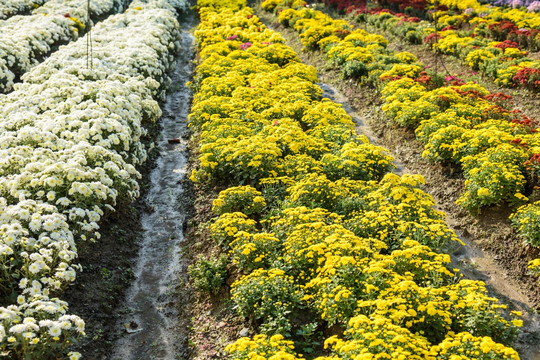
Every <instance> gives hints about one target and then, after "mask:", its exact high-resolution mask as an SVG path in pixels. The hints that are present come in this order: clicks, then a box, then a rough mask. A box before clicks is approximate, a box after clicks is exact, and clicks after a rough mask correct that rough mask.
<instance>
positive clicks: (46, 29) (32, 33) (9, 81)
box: [0, 0, 121, 92]
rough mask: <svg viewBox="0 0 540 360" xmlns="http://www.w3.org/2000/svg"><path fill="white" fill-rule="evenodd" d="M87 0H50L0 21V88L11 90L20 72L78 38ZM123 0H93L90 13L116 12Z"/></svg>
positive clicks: (24, 71) (95, 17) (82, 26)
mask: <svg viewBox="0 0 540 360" xmlns="http://www.w3.org/2000/svg"><path fill="white" fill-rule="evenodd" d="M85 3H86V2H83V1H80V0H49V1H48V2H46V3H45V4H44V5H43V6H40V7H38V8H37V9H35V10H34V11H33V12H32V15H27V16H24V15H20V16H14V17H11V18H9V19H7V20H4V21H0V92H7V91H10V90H11V89H12V87H13V85H14V82H15V81H16V77H17V76H21V75H23V74H24V73H26V72H27V71H28V70H30V69H31V68H32V66H35V65H36V64H38V63H39V61H41V60H42V58H43V57H44V56H46V55H47V54H49V53H50V52H51V51H53V50H54V49H55V48H56V47H59V46H60V45H62V44H67V43H68V42H70V41H71V40H74V39H77V37H78V34H79V31H80V30H82V29H84V25H83V22H84V21H85V19H86V5H85ZM120 6H121V1H120V0H91V2H90V17H91V19H94V20H97V19H100V18H101V17H103V16H104V15H107V14H111V13H113V12H117V11H118V10H119V8H120Z"/></svg>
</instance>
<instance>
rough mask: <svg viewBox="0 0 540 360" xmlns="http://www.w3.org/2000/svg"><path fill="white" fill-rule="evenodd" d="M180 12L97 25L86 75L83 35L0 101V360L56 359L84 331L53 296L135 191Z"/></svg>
mask: <svg viewBox="0 0 540 360" xmlns="http://www.w3.org/2000/svg"><path fill="white" fill-rule="evenodd" d="M49 3H51V6H57V5H60V3H59V4H57V5H54V4H53V1H50V2H49ZM49 3H48V4H49ZM177 5H180V7H179V8H178V9H175V8H173V7H172V6H171V5H169V3H167V2H166V1H163V0H149V1H136V2H133V3H132V4H131V6H130V7H129V9H128V10H127V11H126V12H125V13H124V14H119V15H114V16H111V17H109V18H108V19H107V20H105V21H103V22H101V23H100V24H99V25H98V26H96V28H95V29H94V30H93V39H94V45H93V46H94V59H93V62H94V69H93V70H90V69H87V68H86V65H85V64H86V39H85V38H82V39H80V40H78V41H76V42H73V43H71V44H70V45H68V46H66V47H63V48H62V49H60V50H59V51H57V52H55V53H53V54H52V55H51V56H50V57H49V58H48V59H47V60H46V61H45V62H44V63H43V64H42V65H40V66H37V67H34V68H33V69H32V70H31V71H29V72H27V73H26V74H25V76H24V79H23V81H22V82H21V83H19V84H17V87H16V89H15V91H13V92H11V93H9V94H7V95H2V96H0V114H1V115H0V119H1V121H0V129H1V130H0V133H1V135H0V137H1V140H0V143H1V146H0V154H1V155H0V207H1V209H2V211H1V217H0V224H1V225H0V233H1V234H2V235H1V243H0V249H1V252H0V254H1V258H0V259H1V260H0V261H1V263H2V272H1V274H2V275H1V277H2V278H1V286H0V296H1V299H2V305H5V306H3V307H0V352H1V353H2V356H8V357H9V358H10V359H50V358H51V359H52V358H54V359H56V358H58V357H59V356H62V355H66V352H67V351H66V349H67V348H68V346H69V345H70V342H72V341H73V339H74V338H76V337H78V336H81V335H83V334H84V328H85V324H84V321H83V319H81V318H79V317H77V316H75V315H70V314H69V312H68V304H67V303H66V302H64V301H62V300H60V299H59V296H60V297H61V295H62V291H63V290H64V289H65V288H66V286H67V285H68V284H70V283H71V282H73V281H74V280H75V277H76V274H77V271H78V270H80V267H79V266H78V265H77V244H78V243H80V242H83V241H95V240H96V239H99V237H100V234H99V232H98V230H99V225H98V222H99V220H100V218H101V217H102V216H103V215H104V213H106V212H110V211H114V207H115V206H117V205H120V204H125V203H127V202H128V201H129V200H131V199H133V198H135V197H137V196H138V193H139V186H138V184H137V178H138V177H139V173H138V171H137V170H136V169H135V166H136V165H138V164H140V163H141V162H144V161H145V159H146V150H145V148H144V146H143V145H142V143H141V136H143V135H144V133H145V129H144V124H145V122H153V121H156V119H158V118H159V116H160V115H161V111H160V108H159V106H158V103H157V101H156V100H157V99H159V98H160V96H161V92H162V88H163V87H165V86H167V83H166V76H165V73H166V72H167V70H168V69H169V68H170V67H171V66H172V65H173V63H174V59H175V54H176V52H177V51H178V50H179V48H178V42H177V41H178V36H179V30H178V29H179V25H178V22H177V20H176V11H177V10H183V9H185V7H186V4H185V3H182V2H177ZM68 355H69V357H70V358H71V359H77V358H79V356H80V355H79V354H78V353H69V354H68Z"/></svg>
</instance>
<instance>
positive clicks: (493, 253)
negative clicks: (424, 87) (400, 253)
mask: <svg viewBox="0 0 540 360" xmlns="http://www.w3.org/2000/svg"><path fill="white" fill-rule="evenodd" d="M256 13H257V15H258V16H259V17H260V18H261V20H262V21H263V22H265V23H266V24H267V25H269V26H270V27H271V28H272V29H274V30H276V31H279V32H280V33H281V34H282V35H283V36H284V37H285V39H286V40H287V44H288V45H289V46H291V47H292V48H293V49H294V50H295V51H297V52H298V53H299V55H300V58H301V60H302V61H303V62H304V63H306V64H309V65H312V66H314V67H316V68H317V70H318V72H319V78H320V80H321V82H322V83H325V84H330V85H331V86H333V87H334V88H335V89H337V91H339V92H340V93H341V94H343V95H344V98H345V99H346V100H348V104H349V105H350V106H351V107H352V109H353V111H354V112H356V113H357V114H358V115H359V116H360V117H361V118H362V119H363V121H364V122H365V123H367V125H368V127H369V128H370V132H371V133H372V134H374V135H375V136H374V137H372V136H369V137H370V138H371V140H372V142H373V143H375V144H377V145H380V146H383V147H385V148H387V149H388V150H389V152H390V153H391V154H392V155H393V156H394V157H395V158H396V159H397V160H398V162H399V163H402V164H403V165H402V166H403V169H402V171H405V172H409V173H417V174H421V175H423V176H424V177H425V179H426V185H425V188H424V190H425V191H426V192H428V193H429V194H430V195H431V196H433V198H434V199H435V201H436V202H437V204H438V206H439V209H440V210H442V211H444V212H445V213H446V214H447V222H448V224H449V226H450V227H451V228H452V229H453V230H454V231H456V233H457V234H458V236H460V238H461V239H462V240H463V241H464V242H465V243H466V246H465V247H460V248H459V249H456V251H455V252H454V254H453V257H454V262H455V264H456V265H460V268H461V269H462V272H463V273H464V274H465V276H467V277H469V278H473V279H479V280H482V281H484V282H486V284H487V287H488V290H489V291H490V293H492V295H494V296H497V297H498V298H500V299H501V300H502V301H503V302H505V303H508V304H509V308H513V309H517V310H521V311H522V312H523V313H524V326H523V331H522V335H521V337H520V339H519V340H518V343H517V344H516V348H517V349H518V351H520V354H521V356H522V358H523V359H531V360H532V359H535V360H537V359H540V337H539V330H540V325H539V321H538V317H537V315H535V314H534V313H537V312H538V311H539V310H540V286H539V283H538V281H539V279H538V278H537V277H534V276H531V275H529V270H528V269H527V263H528V261H529V260H532V259H534V258H537V257H538V256H539V250H538V249H535V248H532V247H530V246H527V245H525V244H524V243H523V241H522V240H521V239H519V238H518V237H517V236H516V234H515V233H514V231H513V229H512V228H511V226H510V223H509V221H508V216H509V215H510V213H511V212H512V210H513V209H510V208H508V207H507V206H505V205H501V206H498V207H492V208H488V209H484V211H483V213H482V214H481V215H480V216H478V217H474V216H471V215H469V214H468V213H467V212H466V211H465V210H463V209H461V208H460V207H458V206H457V205H456V204H455V201H456V200H457V199H458V197H459V195H460V193H461V191H462V189H463V186H464V179H463V177H462V176H461V175H460V173H459V170H457V171H456V170H455V169H452V168H449V167H445V166H442V165H440V164H437V163H431V162H428V161H427V160H424V159H422V157H421V154H422V152H423V145H422V144H421V143H420V142H418V141H417V140H416V138H415V135H414V131H413V130H412V129H407V128H403V127H399V126H398V125H396V124H395V123H393V122H391V120H390V119H388V118H387V117H386V116H385V115H384V114H383V113H382V111H381V109H380V106H381V100H380V97H379V93H378V91H377V89H374V88H367V87H360V86H358V85H357V84H356V83H355V82H353V81H352V80H344V79H343V78H342V75H341V73H340V71H339V69H337V68H335V67H334V66H332V65H330V64H329V63H328V62H327V61H326V60H325V56H324V54H323V53H322V52H320V51H315V52H303V51H302V50H301V49H302V47H303V46H302V44H301V42H300V40H299V37H298V36H297V34H296V33H295V32H294V31H293V30H291V29H288V28H284V27H283V26H281V25H280V24H279V23H277V21H276V18H275V17H274V16H272V15H270V14H268V13H266V12H263V11H262V10H261V9H260V7H259V8H257V11H256ZM385 36H386V34H385ZM387 39H389V41H390V45H389V46H390V47H391V48H394V49H396V50H397V49H398V47H401V50H400V51H409V52H411V53H413V54H415V55H417V56H418V57H419V58H420V59H421V60H422V61H424V62H425V63H427V64H429V63H430V62H429V59H430V56H431V59H433V56H432V55H431V52H430V51H429V50H428V49H425V48H423V47H421V46H418V47H413V46H411V47H408V46H405V45H403V44H398V42H397V41H396V39H393V38H392V37H388V36H387ZM454 62H455V61H454ZM439 66H440V65H439ZM446 66H447V68H449V70H450V69H452V70H451V71H456V70H455V69H458V67H459V69H460V70H459V71H464V68H463V66H462V65H460V64H457V63H456V62H455V64H453V65H452V66H450V65H448V64H446ZM454 66H455V67H454ZM458 73H459V72H458ZM460 77H462V78H464V79H467V77H466V76H460ZM481 84H482V85H485V86H486V87H487V88H488V89H490V91H499V90H500V89H498V88H497V89H494V85H493V84H492V85H491V86H490V85H488V84H487V82H482V83H481ZM518 92H519V91H518ZM514 101H515V103H516V107H517V108H521V109H523V111H524V112H525V114H526V115H528V116H531V117H533V116H534V117H535V118H539V115H538V113H537V112H536V111H537V109H540V108H538V107H537V105H536V104H540V100H538V97H537V96H531V94H530V93H524V94H522V95H520V96H514ZM531 108H532V110H534V111H531Z"/></svg>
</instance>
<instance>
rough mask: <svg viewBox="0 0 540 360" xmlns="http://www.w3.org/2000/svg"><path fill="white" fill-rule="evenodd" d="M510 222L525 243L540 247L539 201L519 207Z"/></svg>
mask: <svg viewBox="0 0 540 360" xmlns="http://www.w3.org/2000/svg"><path fill="white" fill-rule="evenodd" d="M510 220H512V225H513V226H514V227H515V228H516V229H517V231H519V233H520V234H521V236H523V238H524V239H525V241H526V242H527V243H529V244H531V245H533V246H536V247H540V201H537V202H535V203H533V204H528V205H524V206H522V207H520V208H519V209H518V210H517V211H516V212H515V213H513V214H512V215H510Z"/></svg>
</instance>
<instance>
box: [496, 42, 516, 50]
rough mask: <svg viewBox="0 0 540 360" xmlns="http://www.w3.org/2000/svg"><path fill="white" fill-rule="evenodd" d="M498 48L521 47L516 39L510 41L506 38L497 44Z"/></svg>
mask: <svg viewBox="0 0 540 360" xmlns="http://www.w3.org/2000/svg"><path fill="white" fill-rule="evenodd" d="M494 47H496V48H499V49H503V50H504V49H508V48H517V49H519V45H518V43H517V42H514V41H510V40H504V41H501V42H500V43H498V44H495V46H494Z"/></svg>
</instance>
